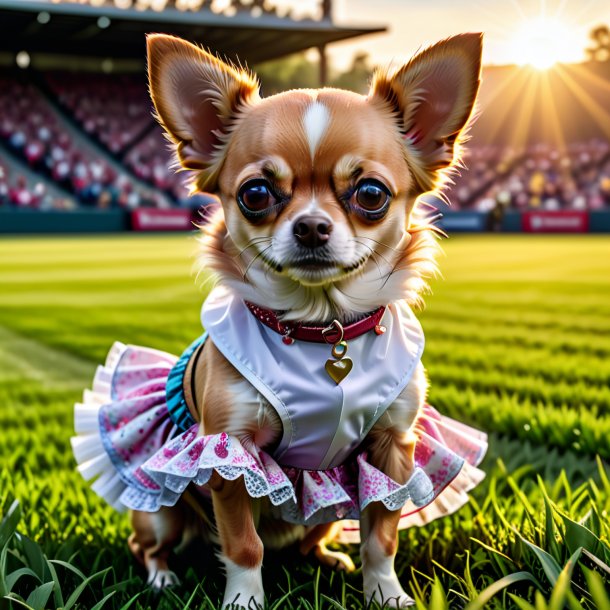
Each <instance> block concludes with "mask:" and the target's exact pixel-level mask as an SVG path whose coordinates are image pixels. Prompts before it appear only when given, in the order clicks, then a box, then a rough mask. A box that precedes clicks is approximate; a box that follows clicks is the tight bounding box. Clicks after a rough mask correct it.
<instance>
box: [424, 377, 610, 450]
mask: <svg viewBox="0 0 610 610" xmlns="http://www.w3.org/2000/svg"><path fill="white" fill-rule="evenodd" d="M430 402H431V403H432V404H433V405H435V406H436V407H437V408H438V409H439V410H440V411H441V412H443V413H445V414H446V415H448V416H450V417H453V418H454V419H457V420H460V421H466V422H469V423H470V424H472V425H475V426H476V427H478V428H482V429H484V430H486V431H488V432H497V433H499V434H505V435H508V436H511V437H516V438H522V439H529V440H531V441H534V442H539V443H542V444H543V445H546V446H548V447H558V448H560V449H569V448H574V449H576V450H577V451H579V452H581V453H585V454H587V455H595V454H599V455H601V456H602V457H604V458H606V459H609V458H610V418H608V417H606V416H599V415H598V414H597V413H596V412H595V410H591V409H588V408H582V407H581V406H580V405H569V404H563V405H557V404H554V403H545V402H543V401H536V402H534V401H531V400H529V399H526V398H523V397H520V396H515V395H512V394H498V393H497V392H487V393H485V392H483V391H481V390H471V389H468V388H465V389H464V388H459V387H456V386H452V385H445V384H433V385H432V388H431V391H430Z"/></svg>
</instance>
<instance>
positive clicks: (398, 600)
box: [360, 428, 414, 608]
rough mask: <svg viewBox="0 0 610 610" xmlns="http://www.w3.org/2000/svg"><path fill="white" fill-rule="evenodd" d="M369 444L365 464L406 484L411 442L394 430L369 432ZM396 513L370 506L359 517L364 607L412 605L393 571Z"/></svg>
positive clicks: (377, 504)
mask: <svg viewBox="0 0 610 610" xmlns="http://www.w3.org/2000/svg"><path fill="white" fill-rule="evenodd" d="M371 441H372V443H371V445H370V449H369V454H368V460H369V462H370V463H371V464H373V465H374V466H375V467H376V468H378V469H379V470H381V471H382V472H384V473H385V474H387V475H388V476H389V477H391V478H392V479H393V480H394V481H396V482H398V483H401V484H402V483H406V482H407V481H408V479H409V478H410V476H411V474H412V473H413V451H414V442H413V441H412V440H408V438H407V436H406V435H405V434H404V433H402V434H401V433H398V432H397V430H395V429H394V428H389V429H383V428H373V430H372V432H371ZM400 512H401V511H400V509H398V510H393V511H390V510H388V509H387V508H386V507H385V506H384V505H383V504H382V503H381V502H373V503H372V504H369V505H368V506H367V507H366V509H365V510H364V511H363V513H362V515H361V518H360V537H361V540H362V544H361V547H360V556H361V559H362V576H363V581H364V582H363V584H364V595H365V599H366V601H367V603H369V602H370V601H374V602H377V603H378V604H379V605H380V606H383V607H388V608H407V607H409V606H412V605H413V603H414V602H413V599H411V598H410V597H409V596H408V595H407V594H406V593H405V592H404V590H403V588H402V586H401V585H400V582H399V581H398V577H397V576H396V571H395V570H394V558H395V557H396V551H397V549H398V522H399V520H400ZM384 604H386V605H385V606H384Z"/></svg>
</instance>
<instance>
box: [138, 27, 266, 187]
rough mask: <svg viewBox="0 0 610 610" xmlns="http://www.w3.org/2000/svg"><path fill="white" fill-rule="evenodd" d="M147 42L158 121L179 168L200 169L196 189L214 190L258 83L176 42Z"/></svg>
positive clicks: (159, 38) (156, 38) (156, 37)
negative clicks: (233, 134) (228, 147)
mask: <svg viewBox="0 0 610 610" xmlns="http://www.w3.org/2000/svg"><path fill="white" fill-rule="evenodd" d="M146 43H147V47H148V77H149V86H150V95H151V97H152V100H153V103H154V105H155V109H156V112H157V119H158V120H159V123H161V126H162V127H163V128H164V129H165V131H166V133H167V135H168V137H169V139H170V140H171V141H172V142H173V144H175V150H176V154H177V157H178V161H179V162H180V165H181V166H182V167H183V168H184V169H190V170H199V174H198V175H197V178H196V186H197V187H198V188H199V189H203V188H207V189H208V190H212V191H213V190H215V188H216V180H217V177H218V172H219V171H220V166H221V165H222V161H223V158H224V152H225V148H226V144H227V142H228V139H229V137H230V135H231V131H232V129H233V128H234V126H235V124H236V121H237V119H238V117H239V115H240V113H242V112H243V111H244V110H245V109H246V108H247V107H248V105H250V104H252V103H255V102H256V101H258V99H259V86H258V81H257V80H256V78H255V77H254V76H253V75H252V74H250V73H249V72H247V71H246V70H242V69H241V68H236V67H234V66H232V65H229V64H227V63H225V62H223V61H221V60H220V59H218V58H217V57H214V55H211V54H210V53H207V52H206V51H204V50H203V49H200V48H199V47H197V46H195V45H193V44H191V43H189V42H187V41H186V40H182V39H181V38H176V37H175V36H168V35H165V34H149V35H148V36H147V39H146ZM201 170H203V171H201Z"/></svg>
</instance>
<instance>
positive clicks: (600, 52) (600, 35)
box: [586, 25, 610, 61]
mask: <svg viewBox="0 0 610 610" xmlns="http://www.w3.org/2000/svg"><path fill="white" fill-rule="evenodd" d="M589 38H591V40H592V41H593V45H594V46H592V47H589V48H587V49H586V51H587V55H588V56H589V57H590V58H591V60H592V61H610V29H609V28H608V26H607V25H598V26H597V27H596V28H593V29H592V30H591V32H590V33H589Z"/></svg>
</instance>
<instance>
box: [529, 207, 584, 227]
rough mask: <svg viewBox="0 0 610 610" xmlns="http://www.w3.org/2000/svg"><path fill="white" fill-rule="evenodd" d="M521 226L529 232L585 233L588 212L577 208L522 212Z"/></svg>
mask: <svg viewBox="0 0 610 610" xmlns="http://www.w3.org/2000/svg"><path fill="white" fill-rule="evenodd" d="M522 228H523V230H524V231H527V232H529V233H585V232H587V231H588V230H589V213H588V212H581V211H578V210H561V211H559V210H558V211H556V212H551V211H540V212H524V213H523V215H522Z"/></svg>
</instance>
